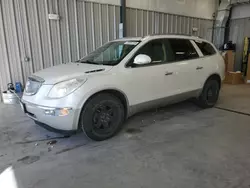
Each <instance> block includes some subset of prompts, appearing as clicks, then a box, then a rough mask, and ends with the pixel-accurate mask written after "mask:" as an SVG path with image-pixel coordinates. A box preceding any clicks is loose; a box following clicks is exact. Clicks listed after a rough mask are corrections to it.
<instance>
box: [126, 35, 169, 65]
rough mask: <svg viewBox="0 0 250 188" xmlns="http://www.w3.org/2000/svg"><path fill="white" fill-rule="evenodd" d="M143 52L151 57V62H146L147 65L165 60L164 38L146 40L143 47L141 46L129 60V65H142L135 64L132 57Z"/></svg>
mask: <svg viewBox="0 0 250 188" xmlns="http://www.w3.org/2000/svg"><path fill="white" fill-rule="evenodd" d="M139 54H143V55H147V56H149V57H150V58H151V60H152V62H151V63H150V64H148V65H149V66H150V65H152V64H158V63H163V62H166V49H165V45H164V40H161V39H157V40H153V41H150V42H148V43H147V44H145V45H144V46H143V47H141V48H140V49H139V50H138V51H137V52H136V53H135V55H134V57H133V58H132V59H131V60H130V62H129V66H130V67H138V66H142V65H135V64H134V63H133V62H134V59H135V57H136V56H137V55H139Z"/></svg>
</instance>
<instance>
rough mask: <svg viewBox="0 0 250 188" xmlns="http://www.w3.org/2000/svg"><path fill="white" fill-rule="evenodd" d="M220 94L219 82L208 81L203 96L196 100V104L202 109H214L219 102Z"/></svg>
mask: <svg viewBox="0 0 250 188" xmlns="http://www.w3.org/2000/svg"><path fill="white" fill-rule="evenodd" d="M219 93H220V84H219V82H218V81H217V80H213V79H211V80H208V81H207V82H206V83H205V85H204V87H203V90H202V93H201V95H200V96H199V97H198V99H197V100H196V103H197V105H198V106H200V107H202V108H212V107H214V105H215V104H216V103H217V101H218V98H219Z"/></svg>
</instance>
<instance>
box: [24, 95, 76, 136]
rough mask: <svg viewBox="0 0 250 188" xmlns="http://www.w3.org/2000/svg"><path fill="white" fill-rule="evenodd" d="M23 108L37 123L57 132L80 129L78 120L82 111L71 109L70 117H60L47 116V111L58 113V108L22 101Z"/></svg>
mask: <svg viewBox="0 0 250 188" xmlns="http://www.w3.org/2000/svg"><path fill="white" fill-rule="evenodd" d="M21 107H22V109H23V111H24V113H25V114H26V115H27V116H28V117H29V118H31V119H33V120H35V121H36V122H40V123H43V124H46V125H48V126H50V127H52V128H54V129H56V130H61V131H75V130H77V129H78V119H79V114H80V110H78V109H73V108H71V109H70V111H69V114H68V115H65V116H58V115H57V114H55V115H51V114H49V115H48V114H46V113H45V112H46V111H53V110H54V111H56V110H58V108H54V107H46V106H40V105H36V104H32V103H29V102H27V101H24V100H22V101H21Z"/></svg>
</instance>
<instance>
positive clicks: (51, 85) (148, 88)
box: [21, 35, 225, 141]
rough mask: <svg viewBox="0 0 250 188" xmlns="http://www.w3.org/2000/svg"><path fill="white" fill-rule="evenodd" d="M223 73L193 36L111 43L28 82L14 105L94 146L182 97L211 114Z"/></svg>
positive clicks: (214, 54) (214, 55)
mask: <svg viewBox="0 0 250 188" xmlns="http://www.w3.org/2000/svg"><path fill="white" fill-rule="evenodd" d="M224 71H225V65H224V60H223V58H222V56H221V55H220V53H219V52H218V51H217V50H216V48H215V47H214V45H213V44H211V43H210V42H208V41H206V40H203V39H200V38H197V37H190V36H178V35H155V36H147V37H144V38H124V39H118V40H114V41H112V42H109V43H107V44H105V45H104V46H102V47H100V48H98V49H97V50H96V51H94V52H92V53H90V54H89V55H87V56H86V57H84V58H82V59H80V60H79V61H77V62H72V63H68V64H64V65H59V66H55V67H52V68H48V69H45V70H42V71H40V72H37V73H35V74H34V75H32V76H30V77H29V78H28V81H27V84H26V88H25V92H24V95H23V98H22V105H21V106H22V108H23V110H24V112H25V113H26V114H27V115H28V116H29V117H30V118H32V119H34V120H35V122H36V123H38V124H40V125H44V126H45V127H50V128H53V129H55V130H61V131H67V132H68V131H77V130H82V131H84V132H85V133H86V135H87V136H88V137H89V138H91V139H93V140H98V141H100V140H105V139H108V138H110V137H112V136H113V135H115V134H116V133H117V132H118V131H119V130H120V128H121V125H122V123H123V122H124V120H125V119H126V118H128V117H129V116H131V115H133V114H135V113H137V112H139V111H143V110H145V109H149V108H157V107H161V106H165V105H167V104H170V103H175V102H178V101H182V100H186V99H189V98H195V99H196V101H197V104H199V105H200V106H201V107H204V108H208V107H213V106H214V105H215V103H216V102H217V99H218V96H219V91H220V87H221V81H222V80H223V79H224Z"/></svg>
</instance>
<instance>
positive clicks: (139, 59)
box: [134, 54, 152, 65]
mask: <svg viewBox="0 0 250 188" xmlns="http://www.w3.org/2000/svg"><path fill="white" fill-rule="evenodd" d="M151 62H152V59H151V58H150V57H149V56H148V55H144V54H139V55H137V56H136V57H135V59H134V64H136V65H146V64H149V63H151Z"/></svg>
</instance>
